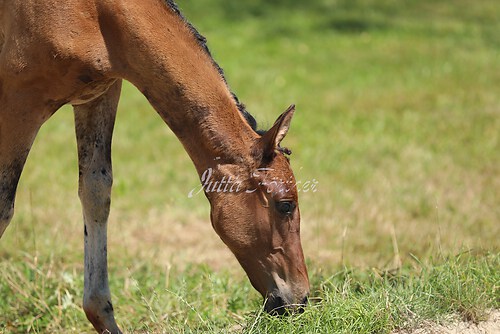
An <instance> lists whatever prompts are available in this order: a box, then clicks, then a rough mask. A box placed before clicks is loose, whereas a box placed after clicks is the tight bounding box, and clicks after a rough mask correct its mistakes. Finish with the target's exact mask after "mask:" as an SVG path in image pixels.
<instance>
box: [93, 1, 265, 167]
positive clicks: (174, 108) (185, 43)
mask: <svg viewBox="0 0 500 334" xmlns="http://www.w3.org/2000/svg"><path fill="white" fill-rule="evenodd" d="M134 3H136V2H134V1H130V4H129V5H127V2H121V4H122V6H120V7H119V8H117V7H116V6H115V7H114V8H113V10H114V13H113V16H110V17H109V18H107V20H108V21H107V22H101V27H102V29H104V30H105V31H103V35H104V38H105V39H106V35H109V38H108V41H106V43H107V45H108V49H109V50H110V56H111V60H112V62H114V63H115V64H118V65H115V70H116V71H117V72H118V73H119V75H120V76H121V77H123V78H125V79H127V80H129V81H130V82H132V83H133V84H134V85H135V86H136V87H138V88H139V90H140V91H141V92H142V93H143V94H144V95H145V96H146V98H147V99H148V100H149V102H150V103H151V104H152V106H153V107H154V108H155V109H156V111H157V112H158V113H159V114H160V116H161V117H162V118H163V120H164V121H165V122H166V123H167V124H168V125H169V127H170V128H171V129H172V131H173V132H174V133H175V134H176V135H177V137H178V138H179V139H180V141H181V142H182V144H183V145H184V147H185V149H186V151H187V152H188V154H189V155H190V157H191V159H192V160H193V162H194V164H195V166H196V169H197V170H198V173H199V174H200V175H201V174H202V173H203V171H204V170H206V168H208V167H210V166H212V165H214V164H216V163H232V164H249V163H250V161H251V150H252V144H253V143H254V142H255V140H256V138H257V137H258V135H257V134H256V133H255V131H254V130H253V129H252V128H251V127H250V126H249V125H248V123H247V122H246V121H245V119H244V117H243V116H242V115H241V113H240V112H239V110H238V106H237V103H236V101H235V99H234V97H233V96H232V94H231V92H230V91H229V88H228V87H227V84H226V82H225V80H224V78H223V76H222V74H221V73H220V72H219V69H218V67H217V65H216V64H215V62H214V61H213V59H212V58H211V56H210V54H209V52H208V50H205V49H204V48H203V45H202V44H200V41H199V40H197V37H198V36H196V35H195V34H194V33H193V31H192V30H191V29H190V27H189V26H187V24H186V22H184V20H183V18H182V17H181V16H180V15H179V14H178V13H177V12H176V11H175V9H172V8H171V7H170V6H169V5H168V4H167V3H161V2H160V1H148V0H145V1H144V2H141V4H139V5H135V4H134ZM113 20H116V21H115V22H112V21H113ZM101 21H102V20H101ZM113 47H115V48H114V49H113ZM113 50H114V51H113ZM123 50H127V52H123Z"/></svg>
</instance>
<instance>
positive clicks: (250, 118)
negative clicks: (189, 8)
mask: <svg viewBox="0 0 500 334" xmlns="http://www.w3.org/2000/svg"><path fill="white" fill-rule="evenodd" d="M165 1H166V3H167V5H168V7H169V8H170V9H171V10H172V11H173V12H174V13H175V14H177V15H178V16H179V17H180V18H181V19H182V21H183V22H184V23H185V24H186V26H187V27H188V28H189V30H190V31H191V32H192V33H193V35H194V37H195V38H196V41H197V42H198V44H199V45H200V47H201V48H202V49H203V50H204V51H205V52H206V53H207V54H208V56H209V57H210V59H211V60H212V64H213V66H214V67H215V68H216V69H217V72H219V75H220V76H221V78H222V80H223V81H224V83H225V84H226V86H228V88H229V85H228V83H227V80H226V77H225V76H224V71H223V70H222V68H221V67H220V66H219V64H217V62H216V61H215V60H214V58H213V57H212V54H211V53H210V50H209V49H208V46H207V39H206V38H205V37H204V36H203V35H201V34H200V33H199V32H198V30H196V28H195V27H194V26H193V25H192V24H191V23H189V22H188V20H186V18H185V17H184V15H182V13H181V11H180V10H179V7H177V4H176V3H175V2H174V0H165ZM230 91H231V90H230ZM231 95H232V96H233V99H234V101H235V102H236V106H237V107H238V110H239V112H240V113H241V115H242V116H243V117H244V118H245V120H246V121H247V123H248V125H250V127H251V128H252V129H253V130H254V131H255V132H257V133H259V134H262V131H261V130H257V121H256V120H255V118H254V117H253V116H252V115H251V114H250V113H249V112H248V111H247V110H246V108H245V105H244V104H243V103H241V102H240V101H239V100H238V97H237V96H236V94H234V93H233V92H232V91H231Z"/></svg>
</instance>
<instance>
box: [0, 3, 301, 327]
mask: <svg viewBox="0 0 500 334" xmlns="http://www.w3.org/2000/svg"><path fill="white" fill-rule="evenodd" d="M0 50H1V53H0V236H1V235H2V234H3V233H4V231H5V229H6V228H7V225H8V224H9V222H10V221H11V219H12V216H13V213H14V199H15V193H16V187H17V183H18V180H19V177H20V175H21V171H22V169H23V166H24V163H25V160H26V157H27V155H28V152H29V150H30V147H31V145H32V143H33V140H34V138H35V136H36V134H37V131H38V129H39V128H40V126H41V125H42V124H43V123H44V122H45V121H46V120H47V119H48V118H49V117H50V116H51V115H52V114H53V113H54V112H55V111H57V109H59V108H60V107H61V106H62V105H64V104H71V105H73V106H74V115H75V126H76V137H77V142H78V159H79V170H80V173H79V189H78V193H79V196H80V200H81V203H82V208H83V218H84V223H85V225H84V240H85V267H84V270H85V281H84V282H85V283H84V285H85V287H84V289H85V290H84V297H83V308H84V310H85V313H86V315H87V318H88V319H89V320H90V321H91V322H92V324H93V326H94V327H95V329H96V330H97V331H98V332H100V333H102V332H105V331H106V332H111V333H120V330H119V328H118V326H117V325H116V322H115V320H114V316H113V306H112V304H111V298H110V291H109V287H108V273H107V254H106V251H107V246H106V229H107V220H108V214H109V207H110V194H111V185H112V170H111V137H112V132H113V125H114V120H115V114H116V108H117V104H118V99H119V96H120V88H121V80H122V79H125V80H128V81H130V82H131V83H133V84H134V85H135V86H136V87H137V88H138V89H139V90H140V91H141V92H142V93H143V94H144V95H145V96H146V98H147V99H148V100H149V102H150V103H151V104H152V106H153V107H154V108H155V109H156V111H157V112H158V113H159V114H160V116H161V117H162V118H163V120H164V121H165V122H166V123H167V124H168V126H169V127H170V128H171V129H172V131H173V132H174V133H175V134H176V135H177V137H178V138H179V140H180V141H181V142H182V144H183V145H184V147H185V149H186V151H187V153H188V154H189V156H190V157H191V159H192V161H193V163H194V165H195V167H196V170H197V171H198V174H199V176H200V178H201V179H202V181H203V180H204V181H207V178H210V179H211V180H214V181H216V182H217V181H218V182H219V183H220V184H221V183H224V182H225V183H226V184H227V183H228V180H232V181H235V180H237V183H238V184H237V187H234V188H231V189H230V190H228V189H227V187H226V188H224V189H221V188H220V187H218V188H217V189H215V187H212V188H208V187H206V188H204V190H205V194H206V196H207V198H208V200H209V202H210V206H211V221H212V225H213V227H214V229H215V231H216V232H217V234H218V235H219V236H220V238H221V239H222V240H223V242H224V243H225V244H226V245H227V246H228V247H229V249H230V250H231V251H232V252H233V253H234V255H235V256H236V258H237V259H238V261H239V262H240V264H241V266H242V267H243V269H244V270H245V271H246V273H247V275H248V277H249V279H250V282H251V283H252V285H253V286H254V287H255V288H256V289H257V290H258V291H259V292H260V293H261V294H262V295H263V296H264V298H266V304H265V308H266V310H268V311H270V312H273V313H283V311H284V310H285V309H293V308H295V307H296V306H298V305H302V304H304V303H305V302H306V298H307V295H308V292H309V281H308V276H307V270H306V266H305V264H304V256H303V253H302V247H301V243H300V233H299V232H300V226H299V225H300V214H299V207H298V203H297V201H298V198H297V189H296V187H295V180H294V176H293V173H292V170H291V168H290V165H289V162H288V159H287V158H286V156H285V153H289V152H287V150H286V149H282V148H280V147H279V144H280V142H281V140H282V139H283V138H284V136H285V135H286V133H287V131H288V128H289V125H290V121H291V118H292V115H293V112H294V108H293V107H290V108H289V109H288V110H287V111H286V112H285V113H283V114H282V115H281V116H280V117H279V118H278V120H277V121H276V123H275V124H274V126H273V127H272V128H271V129H270V130H268V131H266V132H263V133H261V132H257V131H256V127H255V120H254V119H253V117H252V116H251V115H250V114H248V113H247V112H246V111H245V109H244V107H243V105H241V104H240V103H239V102H238V100H237V98H236V97H235V96H234V95H233V94H232V93H231V92H230V90H229V89H228V87H227V84H226V82H225V79H224V76H223V74H222V71H221V69H220V68H219V67H218V65H217V64H216V63H215V62H214V60H213V59H212V58H211V56H210V53H209V51H208V49H207V47H206V44H205V39H204V38H203V37H202V36H201V35H199V34H198V32H197V31H196V30H195V29H194V28H193V27H192V26H191V25H190V24H189V23H187V22H186V21H185V20H184V18H183V17H182V15H181V14H180V12H179V10H178V9H177V7H176V6H175V4H174V3H173V2H171V1H170V0H66V1H62V2H61V1H58V0H0ZM235 182H236V181H235Z"/></svg>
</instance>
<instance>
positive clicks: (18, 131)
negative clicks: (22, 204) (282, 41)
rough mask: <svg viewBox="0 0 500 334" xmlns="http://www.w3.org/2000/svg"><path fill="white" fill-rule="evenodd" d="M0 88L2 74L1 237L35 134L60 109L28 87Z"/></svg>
mask: <svg viewBox="0 0 500 334" xmlns="http://www.w3.org/2000/svg"><path fill="white" fill-rule="evenodd" d="M1 88H2V78H1V77H0V238H1V237H2V235H3V233H4V232H5V230H6V229H7V226H8V225H9V223H10V221H11V220H12V217H13V215H14V201H15V197H16V189H17V184H18V182H19V178H20V176H21V172H22V170H23V167H24V163H25V162H26V158H27V157H28V153H29V151H30V149H31V145H32V144H33V141H34V139H35V136H36V134H37V132H38V130H39V129H40V126H41V125H42V124H43V122H44V121H45V120H46V119H48V118H49V117H50V115H52V114H53V113H54V112H55V111H56V110H57V107H56V106H44V105H41V104H40V102H39V101H41V99H38V98H37V97H36V96H33V95H32V94H30V90H29V89H21V90H13V89H4V91H3V92H2V90H1ZM2 93H3V94H2Z"/></svg>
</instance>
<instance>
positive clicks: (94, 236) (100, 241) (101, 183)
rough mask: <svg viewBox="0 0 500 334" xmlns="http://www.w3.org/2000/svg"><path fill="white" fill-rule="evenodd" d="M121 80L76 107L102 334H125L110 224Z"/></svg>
mask: <svg viewBox="0 0 500 334" xmlns="http://www.w3.org/2000/svg"><path fill="white" fill-rule="evenodd" d="M120 89H121V81H117V82H116V83H114V84H113V85H112V86H111V87H110V88H109V90H108V91H107V92H106V93H105V94H104V95H102V96H100V97H99V98H97V99H95V100H93V101H91V102H89V103H86V104H83V105H78V106H74V114H75V127H76V138H77V144H78V162H79V163H78V167H79V171H80V172H79V187H78V194H79V197H80V201H81V203H82V209H83V220H84V224H85V225H84V240H85V265H84V273H85V277H84V293H83V309H84V311H85V314H86V315H87V318H88V319H89V321H90V322H91V323H92V325H93V326H94V328H95V329H96V330H97V332H99V333H113V334H114V333H121V332H120V329H119V328H118V326H117V325H116V322H115V318H114V315H113V304H112V303H111V295H110V291H109V285H108V265H107V223H108V216H109V207H110V203H111V185H112V183H113V177H112V170H111V137H112V134H113V126H114V121H115V116H116V108H117V105H118V99H119V97H120Z"/></svg>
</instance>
